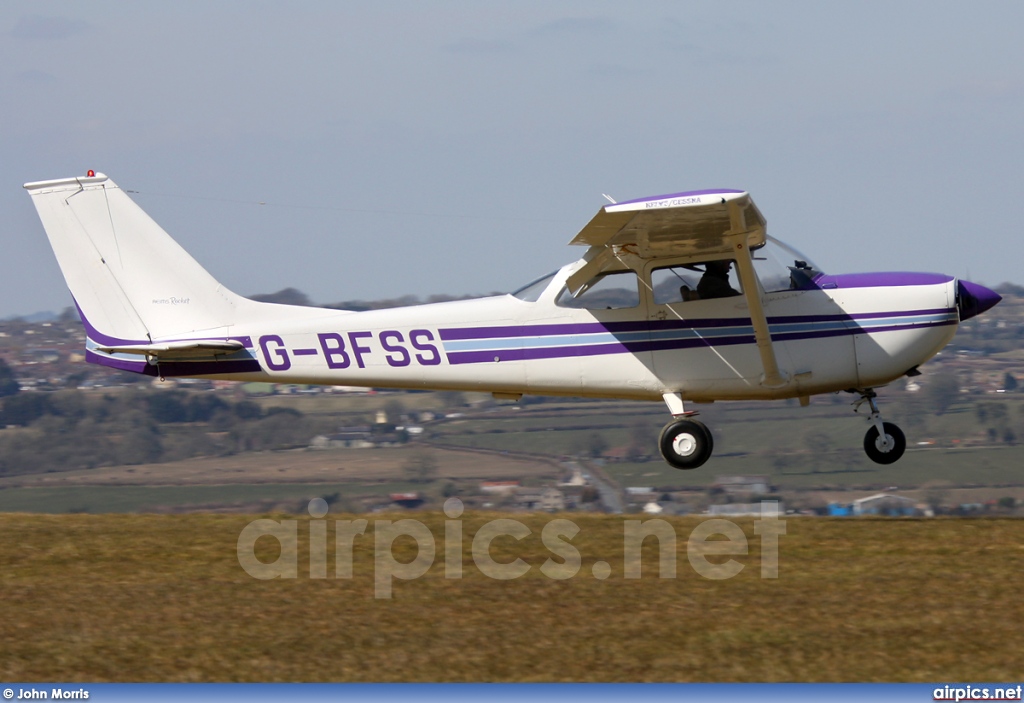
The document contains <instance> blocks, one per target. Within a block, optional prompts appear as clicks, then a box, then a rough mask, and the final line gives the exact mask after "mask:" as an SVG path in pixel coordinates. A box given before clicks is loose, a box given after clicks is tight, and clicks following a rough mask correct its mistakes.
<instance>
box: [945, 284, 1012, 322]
mask: <svg viewBox="0 0 1024 703" xmlns="http://www.w3.org/2000/svg"><path fill="white" fill-rule="evenodd" d="M956 290H957V301H956V307H957V309H958V310H959V311H960V321H961V322H963V321H964V320H969V319H970V318H972V317H974V316H975V315H980V314H981V313H983V312H985V311H986V310H988V309H989V308H991V307H993V306H994V305H995V304H996V303H998V302H999V301H1000V300H1002V299H1003V296H1001V295H999V294H998V293H996V292H995V291H994V290H989V289H988V288H986V287H985V286H979V285H978V284H977V283H971V282H970V281H963V280H958V281H957V282H956Z"/></svg>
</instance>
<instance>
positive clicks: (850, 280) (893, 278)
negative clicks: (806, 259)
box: [814, 271, 953, 288]
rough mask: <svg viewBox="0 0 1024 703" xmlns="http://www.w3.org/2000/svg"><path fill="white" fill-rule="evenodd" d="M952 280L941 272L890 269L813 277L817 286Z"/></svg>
mask: <svg viewBox="0 0 1024 703" xmlns="http://www.w3.org/2000/svg"><path fill="white" fill-rule="evenodd" d="M952 280H953V277H952V276H947V275H945V274H941V273H906V272H903V271H892V272H879V273H844V274H839V275H836V276H829V275H821V276H818V277H816V278H815V279H814V285H815V286H817V287H818V288H889V287H892V286H934V285H939V284H942V283H949V282H950V281H952Z"/></svg>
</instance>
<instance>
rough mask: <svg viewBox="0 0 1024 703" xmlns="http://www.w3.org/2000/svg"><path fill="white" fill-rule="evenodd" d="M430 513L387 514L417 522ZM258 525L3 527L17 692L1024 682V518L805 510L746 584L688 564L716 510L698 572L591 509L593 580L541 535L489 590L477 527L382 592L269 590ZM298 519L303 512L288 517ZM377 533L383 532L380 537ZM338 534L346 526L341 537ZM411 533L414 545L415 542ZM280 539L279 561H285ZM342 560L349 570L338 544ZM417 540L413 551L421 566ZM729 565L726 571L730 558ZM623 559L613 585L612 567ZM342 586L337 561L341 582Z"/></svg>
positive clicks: (311, 585) (578, 541)
mask: <svg viewBox="0 0 1024 703" xmlns="http://www.w3.org/2000/svg"><path fill="white" fill-rule="evenodd" d="M408 516H409V514H408V513H406V514H402V515H394V516H374V517H376V518H377V519H381V518H391V519H398V518H402V517H408ZM253 517H255V516H236V515H231V516H228V515H223V516H214V515H187V516H155V515H147V516H129V515H102V516H90V515H70V516H45V515H24V514H20V515H0V531H2V534H3V535H4V538H3V540H2V541H0V601H2V602H3V603H4V606H5V607H4V611H5V612H4V617H3V618H2V619H0V651H2V652H3V656H2V657H0V678H3V679H4V680H7V681H17V680H20V681H43V680H64V681H935V680H943V681H965V680H975V681H980V680H992V681H1013V680H1019V679H1020V678H1021V677H1022V676H1024V668H1022V666H1024V665H1022V664H1021V662H1024V628H1022V627H1021V626H1020V625H1021V623H1022V622H1024V597H1022V596H1024V588H1022V585H1021V580H1020V574H1021V571H1022V568H1024V521H1020V520H997V519H990V520H921V521H918V520H829V519H790V520H788V521H787V525H786V526H787V530H788V531H787V534H785V535H783V536H781V537H780V550H779V578H777V579H761V578H760V577H759V574H760V564H759V554H760V542H759V540H760V538H759V537H757V536H755V534H754V532H753V523H752V522H751V521H749V520H748V521H746V522H740V525H741V526H742V527H743V529H744V530H745V533H746V535H747V538H748V540H749V545H750V553H749V554H748V555H738V556H735V557H733V558H735V559H736V560H737V561H739V562H740V563H741V564H743V566H744V568H743V570H742V571H741V572H740V573H739V575H737V576H736V577H734V578H731V579H726V580H718V581H714V580H709V579H705V578H703V577H701V576H699V575H697V573H696V572H695V571H694V570H693V569H692V568H690V565H689V562H688V561H687V559H686V557H685V556H684V551H685V545H686V541H685V540H686V538H687V536H688V535H689V534H690V532H691V531H692V530H693V529H694V527H695V526H696V525H697V524H698V523H699V522H700V521H699V520H698V519H673V520H671V525H672V526H673V528H674V530H675V533H676V534H677V535H678V537H679V540H680V541H679V546H678V552H679V555H680V558H679V562H678V577H677V578H671V579H669V578H666V579H661V578H658V577H657V572H656V569H655V564H656V553H655V549H654V545H653V541H651V543H650V544H648V545H647V546H648V548H647V549H645V552H644V560H645V569H644V575H643V578H641V579H626V578H624V577H623V560H622V534H623V524H622V518H618V517H609V516H588V515H578V516H574V522H576V524H577V525H579V527H580V528H581V529H580V532H579V534H578V535H577V536H576V537H575V538H574V539H573V544H574V545H575V546H576V547H577V548H578V549H579V550H580V552H581V554H582V564H583V568H582V570H581V571H580V573H579V574H578V575H577V576H576V577H574V578H571V579H567V580H561V581H556V580H552V579H549V578H547V577H545V576H543V575H542V574H541V572H540V570H539V566H540V565H541V564H542V563H543V562H544V561H545V560H546V559H547V558H548V557H550V556H551V553H550V552H549V551H548V550H547V549H546V548H545V547H544V545H543V544H542V542H541V540H540V538H539V533H540V530H541V529H542V528H543V526H544V525H545V524H547V523H548V521H549V520H551V519H552V516H548V515H529V516H519V517H520V519H522V521H523V522H525V523H526V524H527V525H528V526H529V527H530V528H531V530H532V534H531V535H530V536H528V537H526V538H525V539H523V540H522V541H520V542H515V541H513V540H512V539H511V538H509V537H505V538H500V539H499V540H496V541H495V542H494V544H493V547H492V554H493V556H494V558H495V559H496V560H497V561H510V560H512V559H513V558H515V557H519V558H522V559H523V560H524V561H525V562H527V563H528V564H530V565H531V569H530V571H529V573H528V574H527V575H525V576H523V577H521V578H518V579H514V580H509V581H497V580H492V579H489V578H486V577H484V576H483V575H482V574H481V573H480V571H479V570H478V569H477V568H476V566H475V565H474V563H473V560H472V557H471V553H470V544H471V539H472V535H473V534H474V533H475V532H476V530H477V529H478V528H479V527H480V526H481V525H482V524H483V523H484V522H485V521H487V520H490V519H493V518H495V517H499V516H498V515H487V514H467V515H465V516H463V529H464V532H465V535H466V538H465V540H464V544H463V554H462V560H463V565H464V577H463V578H461V579H446V578H444V567H443V564H442V558H441V556H440V555H441V554H443V539H444V538H443V535H444V526H443V524H442V521H443V517H442V516H440V515H438V514H428V513H422V514H417V515H416V517H417V518H418V519H422V520H423V522H425V523H426V524H427V526H428V527H429V528H430V529H431V531H432V532H433V534H434V535H435V536H436V539H437V542H438V555H439V556H438V559H437V560H436V562H435V564H434V566H433V567H432V568H431V569H430V571H429V572H427V574H426V575H425V576H424V577H422V578H419V579H416V580H411V581H396V582H395V585H394V594H393V595H394V597H393V598H392V599H390V600H380V599H375V598H374V597H373V592H374V591H373V588H374V587H373V572H374V569H373V558H374V557H373V554H374V552H373V539H372V537H370V536H365V537H360V538H357V540H356V550H355V563H354V569H353V572H354V577H353V578H352V579H335V578H328V579H310V578H308V571H307V569H306V567H305V564H307V563H308V561H307V552H306V551H305V549H306V545H308V542H307V539H306V538H305V535H308V532H307V531H306V527H305V525H304V522H300V525H299V535H300V539H299V545H300V554H299V559H298V564H299V577H298V578H296V579H276V580H271V581H260V580H256V579H253V578H251V577H249V576H248V575H247V574H246V573H245V572H244V571H243V570H242V569H241V568H240V566H239V564H238V561H237V557H236V542H237V539H238V535H239V533H240V531H241V530H242V528H243V527H244V526H245V525H246V524H247V523H248V521H249V520H251V519H252V518H253ZM274 517H275V519H282V518H284V517H286V516H281V515H278V516H274ZM373 529H374V526H373V521H372V520H371V524H370V527H369V528H368V530H367V532H368V533H369V532H372V531H373ZM331 532H332V531H331ZM403 539H407V538H403ZM267 540H268V538H263V540H262V541H261V542H260V543H259V545H260V551H261V557H262V558H263V559H265V560H271V559H273V558H274V556H275V554H274V551H275V550H274V547H273V543H272V542H271V544H270V545H267V544H266V542H267ZM328 544H329V550H331V553H329V554H328V559H327V563H328V564H329V565H333V563H334V558H333V553H332V552H333V540H328ZM413 552H414V547H413V546H412V544H411V541H409V543H408V544H407V543H405V542H404V541H402V539H400V540H399V541H396V542H395V546H394V553H395V555H396V558H397V559H399V560H400V561H409V560H411V559H412V558H413ZM725 558H726V557H716V558H712V559H713V560H715V559H717V560H723V559H725ZM596 561H605V562H607V563H608V564H609V565H610V567H611V575H610V576H609V577H608V578H607V579H606V580H599V579H597V578H595V577H594V576H593V575H592V571H591V567H592V566H593V564H594V563H595V562H596ZM328 573H329V575H331V576H333V569H330V570H329V571H328Z"/></svg>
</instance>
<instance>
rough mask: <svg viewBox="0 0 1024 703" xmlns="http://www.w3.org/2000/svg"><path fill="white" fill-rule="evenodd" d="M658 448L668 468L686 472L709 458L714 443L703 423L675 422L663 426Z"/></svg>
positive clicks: (691, 421)
mask: <svg viewBox="0 0 1024 703" xmlns="http://www.w3.org/2000/svg"><path fill="white" fill-rule="evenodd" d="M658 446H659V448H660V449H661V456H662V458H664V459H665V461H666V462H668V464H669V465H670V466H672V467H674V468H677V469H683V470H687V471H688V470H690V469H696V468H697V467H699V466H701V465H702V464H703V463H704V462H705V461H707V460H708V459H709V458H710V457H711V452H712V450H713V449H714V448H715V442H714V439H712V437H711V432H709V431H708V428H707V427H705V426H704V423H703V422H697V421H696V420H676V421H674V422H670V423H668V424H667V425H665V429H663V430H662V431H661V439H660V440H659V441H658Z"/></svg>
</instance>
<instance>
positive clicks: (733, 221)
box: [725, 201, 789, 388]
mask: <svg viewBox="0 0 1024 703" xmlns="http://www.w3.org/2000/svg"><path fill="white" fill-rule="evenodd" d="M747 234H748V233H747V224H746V218H745V217H744V213H743V209H742V208H740V206H739V203H737V202H735V201H734V202H730V203H729V231H728V232H726V233H725V239H726V241H729V242H731V243H732V247H733V251H734V252H735V254H736V269H737V273H738V274H739V277H740V284H741V285H742V286H743V296H744V297H745V298H746V299H747V307H748V308H749V310H750V322H751V324H752V325H753V327H754V340H755V341H756V342H757V351H758V353H759V354H760V355H761V365H762V366H763V367H764V380H763V381H762V383H763V385H765V386H767V387H768V388H778V387H780V386H784V385H786V384H787V383H788V382H789V381H788V379H786V378H784V377H783V375H782V374H781V373H780V371H779V363H778V361H777V360H776V359H775V348H774V347H773V346H772V335H771V332H770V331H769V329H768V318H767V317H766V316H765V314H764V306H763V305H762V304H761V287H760V286H759V285H758V281H757V273H756V272H755V271H754V260H753V259H752V258H751V257H752V256H753V254H752V253H751V251H750V247H749V246H748V245H747Z"/></svg>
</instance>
